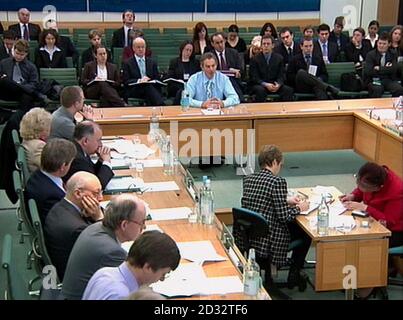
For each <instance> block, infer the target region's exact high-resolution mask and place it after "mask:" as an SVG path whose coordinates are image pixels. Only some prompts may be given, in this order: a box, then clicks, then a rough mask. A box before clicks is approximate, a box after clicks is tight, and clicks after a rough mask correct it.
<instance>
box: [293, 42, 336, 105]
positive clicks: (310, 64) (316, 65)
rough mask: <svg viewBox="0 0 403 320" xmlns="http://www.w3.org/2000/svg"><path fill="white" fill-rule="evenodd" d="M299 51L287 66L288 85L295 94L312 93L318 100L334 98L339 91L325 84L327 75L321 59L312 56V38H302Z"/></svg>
mask: <svg viewBox="0 0 403 320" xmlns="http://www.w3.org/2000/svg"><path fill="white" fill-rule="evenodd" d="M301 51H302V52H301V53H300V54H298V55H296V56H295V57H293V58H292V59H291V62H290V64H289V65H288V69H287V81H288V84H289V85H292V86H293V87H294V88H295V90H296V92H300V93H314V94H315V96H316V99H318V100H327V99H328V98H329V95H331V96H336V95H337V94H338V92H339V90H337V89H336V88H335V87H333V86H331V85H329V84H327V83H326V81H327V79H328V74H327V70H326V66H325V63H324V62H323V59H322V57H321V56H315V55H313V54H312V53H313V40H312V38H304V40H303V41H302V43H301Z"/></svg>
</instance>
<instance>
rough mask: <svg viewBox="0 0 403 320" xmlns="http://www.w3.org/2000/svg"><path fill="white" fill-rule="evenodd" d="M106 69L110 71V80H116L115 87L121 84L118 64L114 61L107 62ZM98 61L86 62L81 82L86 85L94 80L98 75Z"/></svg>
mask: <svg viewBox="0 0 403 320" xmlns="http://www.w3.org/2000/svg"><path fill="white" fill-rule="evenodd" d="M106 70H107V72H108V80H111V81H115V84H114V85H113V86H114V87H118V86H119V85H120V74H119V70H118V68H117V66H116V65H115V64H113V63H109V62H107V63H106ZM97 71H98V68H97V62H96V61H91V62H88V63H86V64H85V66H84V70H83V72H82V74H81V83H82V84H83V85H84V86H86V85H87V84H88V82H90V81H92V80H94V79H95V78H96V76H97Z"/></svg>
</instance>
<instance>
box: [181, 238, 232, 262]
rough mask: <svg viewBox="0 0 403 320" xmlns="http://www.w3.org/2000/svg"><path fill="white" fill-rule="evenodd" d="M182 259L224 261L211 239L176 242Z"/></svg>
mask: <svg viewBox="0 0 403 320" xmlns="http://www.w3.org/2000/svg"><path fill="white" fill-rule="evenodd" d="M177 245H178V248H179V251H180V253H181V257H182V258H183V259H186V260H189V261H193V262H199V263H203V262H205V261H225V260H228V259H227V258H226V257H223V256H220V255H219V254H218V253H217V252H216V251H215V249H214V247H213V244H212V243H211V241H190V242H178V243H177Z"/></svg>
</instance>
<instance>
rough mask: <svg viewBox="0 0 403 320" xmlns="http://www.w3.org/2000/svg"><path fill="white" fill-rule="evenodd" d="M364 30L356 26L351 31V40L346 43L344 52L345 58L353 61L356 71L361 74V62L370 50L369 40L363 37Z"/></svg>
mask: <svg viewBox="0 0 403 320" xmlns="http://www.w3.org/2000/svg"><path fill="white" fill-rule="evenodd" d="M364 37H365V30H364V29H363V28H356V29H354V32H353V37H352V38H351V41H350V42H349V43H348V44H347V45H346V49H345V53H346V60H347V61H351V62H354V64H355V68H356V70H357V71H359V72H360V75H361V74H362V68H363V62H364V61H365V59H366V57H367V54H368V52H370V51H371V50H372V46H371V41H369V40H368V39H364Z"/></svg>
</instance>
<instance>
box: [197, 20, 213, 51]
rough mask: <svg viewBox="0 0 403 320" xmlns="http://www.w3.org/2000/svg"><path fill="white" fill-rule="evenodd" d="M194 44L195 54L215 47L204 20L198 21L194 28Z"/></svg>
mask: <svg viewBox="0 0 403 320" xmlns="http://www.w3.org/2000/svg"><path fill="white" fill-rule="evenodd" d="M193 46H194V50H193V51H194V54H195V55H202V54H203V53H206V52H210V51H211V50H212V49H213V47H212V46H211V42H210V37H209V35H208V30H207V26H206V25H205V24H204V23H203V22H198V23H197V24H196V25H195V27H194V29H193Z"/></svg>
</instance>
